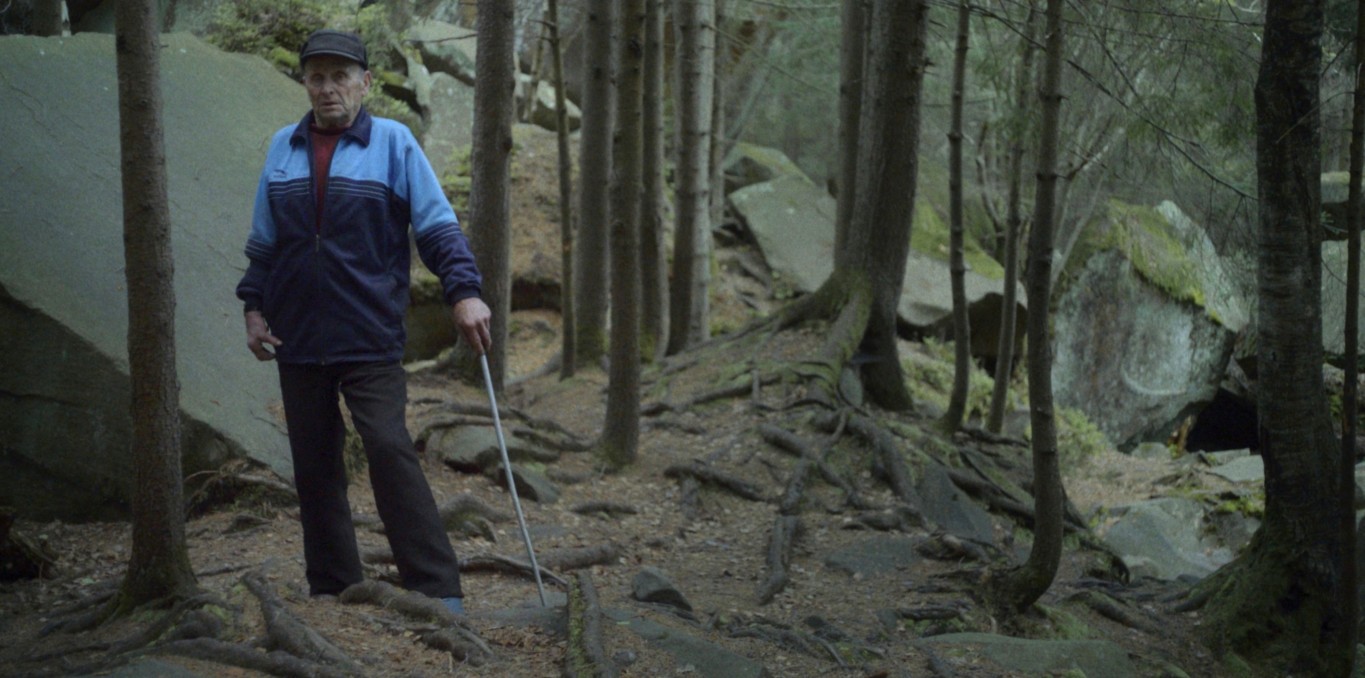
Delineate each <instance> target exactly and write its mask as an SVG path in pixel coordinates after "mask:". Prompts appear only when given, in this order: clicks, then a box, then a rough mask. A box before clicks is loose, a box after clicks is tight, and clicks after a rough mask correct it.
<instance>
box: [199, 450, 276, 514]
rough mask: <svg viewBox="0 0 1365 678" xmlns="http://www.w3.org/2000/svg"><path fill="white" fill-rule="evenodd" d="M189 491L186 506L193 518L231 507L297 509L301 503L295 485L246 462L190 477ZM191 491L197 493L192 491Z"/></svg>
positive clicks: (231, 463) (230, 463)
mask: <svg viewBox="0 0 1365 678" xmlns="http://www.w3.org/2000/svg"><path fill="white" fill-rule="evenodd" d="M185 487H186V488H187V494H186V498H185V503H186V504H187V505H188V506H189V507H190V513H191V514H199V513H202V512H205V511H207V510H208V509H210V508H212V507H214V506H223V505H227V504H231V503H239V504H249V505H252V506H295V505H297V504H298V503H299V495H298V493H297V492H296V491H295V490H294V486H293V485H292V484H290V483H288V482H285V481H284V480H281V479H280V478H279V477H277V476H275V475H274V474H272V473H270V472H269V471H265V470H262V469H258V468H256V467H254V466H253V465H252V463H251V462H248V461H244V460H243V461H235V462H229V463H227V464H225V465H224V466H223V467H221V468H219V469H216V470H212V471H202V472H199V473H195V474H192V475H190V476H187V477H186V478H185ZM189 488H193V490H192V491H189Z"/></svg>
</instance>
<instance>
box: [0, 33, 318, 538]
mask: <svg viewBox="0 0 1365 678" xmlns="http://www.w3.org/2000/svg"><path fill="white" fill-rule="evenodd" d="M161 39H162V42H163V45H164V48H163V49H162V50H161V68H162V77H163V80H164V87H163V91H164V97H165V124H166V149H167V169H168V174H169V192H170V208H171V221H172V225H173V233H172V246H173V249H174V253H175V265H176V276H175V289H176V296H177V299H178V304H177V311H176V355H177V367H178V370H179V377H180V385H181V394H180V395H181V416H182V422H183V424H184V437H183V443H184V455H185V458H184V469H185V472H186V473H192V472H195V471H200V470H204V469H206V468H210V467H215V466H217V465H218V464H221V463H222V462H224V461H226V460H228V459H230V458H236V457H248V458H250V459H253V460H255V461H256V462H259V463H261V464H263V465H265V466H267V467H269V468H270V469H272V470H274V471H275V472H277V473H279V474H280V475H282V476H284V477H289V476H290V475H291V474H292V471H291V466H290V461H289V454H288V449H287V445H286V442H285V436H284V433H283V428H282V425H280V424H279V423H278V422H277V419H276V417H275V415H274V414H272V412H271V410H270V409H269V407H270V404H271V403H272V402H276V401H278V399H279V395H278V385H277V383H276V377H275V370H274V368H273V366H272V365H269V364H262V363H258V362H257V361H256V360H255V358H253V357H252V356H251V354H250V353H249V352H248V351H247V350H246V346H245V341H244V332H243V326H242V311H241V305H240V303H239V302H238V301H237V300H236V298H235V297H234V296H233V288H234V287H235V286H236V284H237V280H238V278H240V276H241V273H242V271H243V269H244V268H245V265H246V257H245V256H244V255H243V254H242V247H243V243H244V242H245V239H246V233H247V231H248V229H249V228H250V221H251V207H252V200H253V198H254V195H255V191H256V182H257V178H258V176H259V173H260V167H261V163H262V162H263V159H264V156H265V151H266V147H267V145H268V143H269V139H270V135H271V134H272V133H273V132H274V131H275V130H276V129H278V128H279V127H281V126H282V125H285V124H288V123H290V122H292V121H294V120H297V119H298V117H299V116H300V115H302V113H303V111H304V110H306V107H307V98H306V96H305V94H304V91H303V88H302V87H300V86H299V85H298V84H296V83H294V82H292V81H290V80H289V79H288V78H286V77H285V76H283V75H280V74H279V73H278V72H276V71H275V70H274V69H273V68H271V67H270V65H268V64H267V63H266V62H265V61H263V60H261V59H259V58H257V57H248V56H243V55H233V54H225V53H222V52H220V51H218V50H216V49H215V48H212V47H210V46H208V45H206V44H204V43H203V42H201V41H199V40H198V39H196V38H193V37H190V36H188V35H183V34H169V35H164V36H162V38H161ZM0 63H3V64H5V66H4V82H5V86H4V87H0V110H3V111H4V112H5V113H4V114H3V115H0V139H4V142H3V143H0V167H3V168H5V169H4V175H5V180H4V189H3V190H4V192H5V197H4V200H3V202H2V203H0V326H3V327H4V328H5V329H4V331H3V332H0V445H3V454H0V503H5V504H10V505H13V506H15V507H16V508H18V509H19V510H20V511H21V512H22V513H23V514H24V515H26V516H30V517H63V518H66V519H90V518H100V517H112V516H117V515H120V514H121V513H122V512H123V511H124V510H125V509H126V507H127V500H128V497H129V495H130V488H131V484H132V473H131V467H130V466H131V456H130V452H129V440H130V429H131V422H130V420H129V415H128V411H129V397H130V396H129V385H128V376H127V372H128V361H127V345H126V342H127V338H126V337H127V326H128V324H127V315H128V310H127V308H128V307H127V301H126V297H125V292H124V260H123V239H122V238H123V236H122V233H123V231H122V200H121V195H122V194H121V186H120V172H119V148H118V138H119V133H118V103H117V91H118V88H117V83H116V79H115V70H114V40H113V37H112V36H108V35H95V34H78V35H76V36H74V37H71V38H31V37H7V38H4V39H0Z"/></svg>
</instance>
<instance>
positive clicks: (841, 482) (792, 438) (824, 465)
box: [758, 414, 879, 510]
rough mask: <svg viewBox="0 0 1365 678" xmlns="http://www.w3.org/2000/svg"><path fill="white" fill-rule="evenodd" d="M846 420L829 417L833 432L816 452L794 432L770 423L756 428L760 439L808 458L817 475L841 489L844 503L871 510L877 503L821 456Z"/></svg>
mask: <svg viewBox="0 0 1365 678" xmlns="http://www.w3.org/2000/svg"><path fill="white" fill-rule="evenodd" d="M847 420H848V418H847V415H846V414H845V415H841V416H839V417H836V418H832V419H829V421H830V422H831V423H832V424H833V429H832V431H833V433H832V434H831V435H830V439H829V440H828V441H826V443H825V446H824V450H823V451H821V452H816V450H815V448H813V447H811V446H810V445H809V444H807V443H806V442H805V441H804V440H802V439H801V438H800V437H799V436H797V435H796V434H795V433H792V432H791V431H788V430H786V429H784V428H781V427H778V426H774V425H772V424H760V425H759V427H758V432H759V434H760V435H762V436H763V440H765V441H766V442H767V443H768V444H770V445H772V446H773V447H776V448H777V449H779V450H782V451H784V452H789V453H791V454H794V455H796V456H797V458H799V459H809V460H811V461H812V463H813V464H814V465H815V468H816V469H817V470H818V471H820V477H821V478H822V479H824V481H825V482H827V483H829V484H830V485H832V486H834V487H837V488H839V489H840V490H843V492H844V503H846V504H848V505H849V506H852V507H854V508H857V509H859V510H875V509H877V508H879V507H877V506H876V505H875V504H873V503H871V502H868V501H867V500H866V499H864V498H863V497H862V495H861V493H859V492H858V488H857V487H856V486H854V485H853V483H851V482H849V481H848V480H847V479H845V478H844V477H843V476H841V475H839V474H838V472H836V471H835V470H834V469H833V468H831V467H830V465H829V462H828V461H826V459H825V458H826V457H827V456H828V455H829V451H830V450H831V449H833V447H834V443H835V442H837V441H838V439H839V437H840V436H841V435H842V434H843V431H844V427H845V425H846V423H847Z"/></svg>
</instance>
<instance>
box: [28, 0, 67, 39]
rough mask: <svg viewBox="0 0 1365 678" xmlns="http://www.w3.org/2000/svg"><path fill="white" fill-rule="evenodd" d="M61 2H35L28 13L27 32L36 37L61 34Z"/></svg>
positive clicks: (37, 0) (41, 0) (43, 0)
mask: <svg viewBox="0 0 1365 678" xmlns="http://www.w3.org/2000/svg"><path fill="white" fill-rule="evenodd" d="M62 4H63V0H35V2H34V3H33V7H32V9H31V10H30V13H29V30H30V31H31V32H32V33H33V34H34V35H37V36H41V37H45V38H46V37H53V36H57V35H61V34H62Z"/></svg>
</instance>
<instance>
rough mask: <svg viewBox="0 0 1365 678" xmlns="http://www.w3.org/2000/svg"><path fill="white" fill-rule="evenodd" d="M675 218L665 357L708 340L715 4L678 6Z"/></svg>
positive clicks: (685, 0)
mask: <svg viewBox="0 0 1365 678" xmlns="http://www.w3.org/2000/svg"><path fill="white" fill-rule="evenodd" d="M673 14H674V18H673V26H674V36H675V41H676V44H677V46H678V49H677V57H676V59H675V60H674V61H675V64H676V67H677V76H676V78H675V80H674V82H675V83H676V84H677V90H676V91H677V116H678V124H677V127H678V164H677V195H678V212H677V215H678V218H677V224H676V228H675V230H674V240H673V285H672V287H671V289H670V293H671V294H670V298H669V315H670V316H671V317H670V320H669V337H668V352H669V353H670V354H673V353H678V352H680V351H682V350H684V349H686V348H687V347H688V346H691V345H693V344H696V343H698V342H701V341H703V340H705V339H706V337H707V335H708V324H709V322H710V320H709V317H708V316H709V308H708V307H709V303H708V294H709V292H708V288H709V285H708V284H707V283H708V278H709V277H710V267H711V257H710V249H711V248H710V238H711V173H710V167H711V143H712V138H711V113H712V95H713V93H714V87H715V82H714V77H715V63H716V61H715V47H716V42H715V40H716V31H715V25H714V23H715V4H714V3H713V2H712V0H677V4H676V5H675V9H674V12H673Z"/></svg>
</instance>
